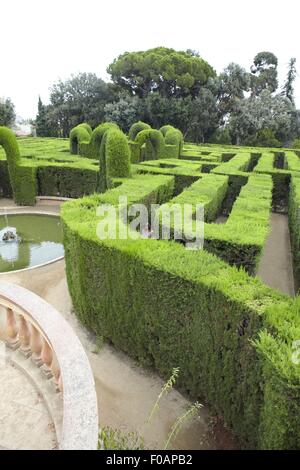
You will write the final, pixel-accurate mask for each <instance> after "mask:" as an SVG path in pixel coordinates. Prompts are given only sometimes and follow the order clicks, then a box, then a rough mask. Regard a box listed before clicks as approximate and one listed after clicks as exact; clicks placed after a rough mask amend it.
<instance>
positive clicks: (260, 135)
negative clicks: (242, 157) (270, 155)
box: [245, 129, 282, 148]
mask: <svg viewBox="0 0 300 470" xmlns="http://www.w3.org/2000/svg"><path fill="white" fill-rule="evenodd" d="M245 145H251V146H254V147H273V148H274V147H282V142H280V140H278V139H276V137H275V134H274V132H273V131H272V130H271V129H261V130H260V131H258V132H257V134H255V135H254V136H253V137H249V138H248V139H247V141H245Z"/></svg>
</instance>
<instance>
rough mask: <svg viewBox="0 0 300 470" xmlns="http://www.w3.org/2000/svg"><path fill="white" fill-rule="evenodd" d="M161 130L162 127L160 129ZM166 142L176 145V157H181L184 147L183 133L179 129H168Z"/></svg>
mask: <svg viewBox="0 0 300 470" xmlns="http://www.w3.org/2000/svg"><path fill="white" fill-rule="evenodd" d="M160 131H161V129H160ZM165 144H166V145H174V146H175V149H176V150H175V158H176V157H180V154H181V151H182V149H183V135H182V132H181V131H180V130H179V129H175V128H172V129H168V130H167V132H166V134H165Z"/></svg>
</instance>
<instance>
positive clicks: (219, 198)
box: [160, 175, 228, 230]
mask: <svg viewBox="0 0 300 470" xmlns="http://www.w3.org/2000/svg"><path fill="white" fill-rule="evenodd" d="M227 189H228V176H221V175H204V176H203V177H202V178H200V179H198V180H197V181H196V182H195V183H193V184H192V185H191V186H189V187H188V188H187V189H185V190H184V191H183V192H182V193H180V194H179V195H178V196H176V197H174V198H173V199H171V200H170V201H168V202H167V203H166V204H164V205H163V206H162V207H161V208H160V211H162V212H163V211H164V210H165V209H168V208H170V206H172V204H191V205H192V206H193V215H195V213H196V205H197V204H203V206H204V220H205V221H206V222H212V221H214V220H215V219H216V217H217V216H218V214H219V212H220V210H221V207H222V202H223V200H224V197H225V194H226V191H227ZM174 229H175V230H176V228H174Z"/></svg>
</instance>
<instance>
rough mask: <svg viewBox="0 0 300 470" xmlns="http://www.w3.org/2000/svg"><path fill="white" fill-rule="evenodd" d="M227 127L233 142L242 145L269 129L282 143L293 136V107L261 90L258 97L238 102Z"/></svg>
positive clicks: (280, 98)
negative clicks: (263, 130)
mask: <svg viewBox="0 0 300 470" xmlns="http://www.w3.org/2000/svg"><path fill="white" fill-rule="evenodd" d="M229 127H230V131H231V134H232V135H233V137H234V140H235V141H236V142H237V143H244V142H245V141H247V140H248V139H249V138H250V137H252V136H255V135H256V134H257V133H258V132H259V131H261V130H262V129H270V130H271V131H273V133H274V135H275V137H276V138H277V139H279V140H280V141H282V142H285V141H287V140H289V139H290V138H291V137H292V136H293V131H294V130H293V106H292V104H291V102H290V101H289V100H288V99H287V98H284V97H283V96H281V95H280V94H277V95H275V96H274V95H273V94H272V93H271V92H270V90H263V91H262V92H261V93H260V94H259V96H256V97H250V98H247V99H245V100H240V102H239V106H238V109H237V110H236V111H235V112H234V113H232V114H231V117H230V120H229Z"/></svg>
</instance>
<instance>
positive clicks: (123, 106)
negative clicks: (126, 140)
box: [104, 93, 145, 132]
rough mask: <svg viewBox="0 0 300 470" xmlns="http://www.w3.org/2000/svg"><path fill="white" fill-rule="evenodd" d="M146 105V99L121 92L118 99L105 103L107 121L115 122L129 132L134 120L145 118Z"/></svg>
mask: <svg viewBox="0 0 300 470" xmlns="http://www.w3.org/2000/svg"><path fill="white" fill-rule="evenodd" d="M144 107H145V104H144V100H141V99H140V98H138V97H137V96H130V95H128V94H126V93H120V95H119V100H118V101H115V102H114V103H107V104H106V105H105V107H104V113H105V115H104V117H105V121H108V122H115V123H117V124H118V125H119V127H120V128H121V129H122V130H123V131H124V132H128V131H129V129H130V127H131V125H132V124H133V123H134V122H136V121H139V120H141V119H142V118H143V114H144Z"/></svg>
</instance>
